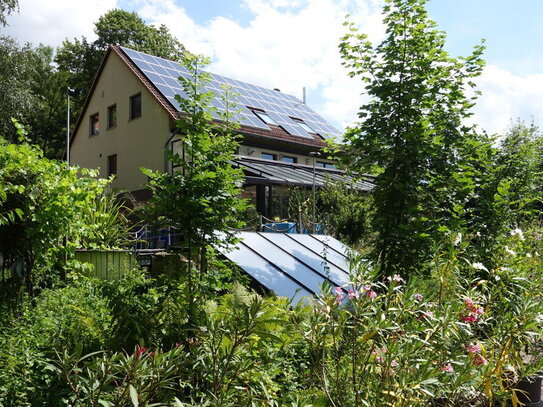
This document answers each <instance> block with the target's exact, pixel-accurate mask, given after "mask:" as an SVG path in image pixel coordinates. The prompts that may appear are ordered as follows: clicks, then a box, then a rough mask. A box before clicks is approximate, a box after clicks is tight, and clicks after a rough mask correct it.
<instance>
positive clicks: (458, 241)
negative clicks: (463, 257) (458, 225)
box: [454, 233, 462, 246]
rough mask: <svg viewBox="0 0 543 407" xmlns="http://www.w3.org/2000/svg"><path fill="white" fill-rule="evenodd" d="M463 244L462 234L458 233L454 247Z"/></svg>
mask: <svg viewBox="0 0 543 407" xmlns="http://www.w3.org/2000/svg"><path fill="white" fill-rule="evenodd" d="M461 242H462V233H458V234H457V235H456V238H455V239H454V245H455V246H458V245H459V244H460V243H461Z"/></svg>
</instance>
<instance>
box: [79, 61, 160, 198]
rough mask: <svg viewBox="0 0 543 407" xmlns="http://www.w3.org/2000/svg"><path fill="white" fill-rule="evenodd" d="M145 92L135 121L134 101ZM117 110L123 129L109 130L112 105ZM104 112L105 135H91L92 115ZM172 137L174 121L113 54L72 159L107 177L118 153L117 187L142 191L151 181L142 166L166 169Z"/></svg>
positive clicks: (101, 118)
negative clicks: (166, 146)
mask: <svg viewBox="0 0 543 407" xmlns="http://www.w3.org/2000/svg"><path fill="white" fill-rule="evenodd" d="M137 93H141V106H142V107H141V110H142V114H141V117H138V118H135V119H130V115H129V113H130V97H131V96H133V95H135V94H137ZM112 105H116V107H117V125H116V126H115V127H113V128H110V129H108V128H107V126H108V117H107V116H108V107H109V106H112ZM96 113H98V114H99V133H98V134H96V135H91V131H90V130H91V129H90V126H91V123H90V121H91V116H92V115H94V114H96ZM169 136H170V117H169V115H168V113H167V112H166V111H165V110H164V108H163V107H162V106H160V105H159V103H157V101H156V99H155V97H154V96H153V95H151V93H150V92H149V91H148V90H147V89H146V88H145V87H144V86H143V84H142V83H141V81H140V80H139V79H138V78H137V77H136V76H135V75H134V74H133V73H132V72H131V71H130V70H129V69H128V67H127V66H126V64H125V63H124V62H123V61H121V59H120V58H119V57H118V56H117V55H116V54H115V53H110V54H109V57H108V58H107V60H106V61H105V66H104V67H103V70H102V72H101V74H100V76H99V77H98V79H97V83H96V85H95V87H94V91H93V93H92V94H91V95H90V100H89V101H88V104H87V107H86V109H85V111H84V112H83V113H82V117H81V122H80V125H79V127H78V129H77V132H76V134H74V136H73V141H72V145H71V152H70V161H71V163H72V164H76V165H78V166H80V167H86V168H99V170H100V177H103V178H105V177H107V175H108V174H107V171H108V169H107V163H108V156H111V155H113V154H116V155H117V175H116V176H115V180H114V181H113V184H112V186H113V187H114V188H121V189H126V190H128V191H134V190H139V189H142V188H143V187H144V185H145V183H146V181H147V177H146V176H145V175H144V174H143V173H142V172H141V171H140V168H141V167H145V168H150V169H153V170H161V171H162V170H163V169H164V144H165V143H166V142H167V140H168V138H169Z"/></svg>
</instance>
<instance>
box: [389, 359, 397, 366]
mask: <svg viewBox="0 0 543 407" xmlns="http://www.w3.org/2000/svg"><path fill="white" fill-rule="evenodd" d="M390 366H392V367H398V362H396V359H394V360H393V361H392V362H390Z"/></svg>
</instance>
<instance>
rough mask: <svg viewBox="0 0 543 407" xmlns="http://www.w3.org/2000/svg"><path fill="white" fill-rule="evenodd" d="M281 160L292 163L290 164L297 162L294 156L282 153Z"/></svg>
mask: <svg viewBox="0 0 543 407" xmlns="http://www.w3.org/2000/svg"><path fill="white" fill-rule="evenodd" d="M281 161H284V162H286V163H292V164H295V163H297V162H298V159H297V158H296V157H291V156H288V155H284V156H283V157H282V158H281Z"/></svg>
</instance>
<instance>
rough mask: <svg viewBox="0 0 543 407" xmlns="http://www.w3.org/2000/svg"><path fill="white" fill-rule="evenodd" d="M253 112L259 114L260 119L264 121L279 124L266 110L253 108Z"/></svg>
mask: <svg viewBox="0 0 543 407" xmlns="http://www.w3.org/2000/svg"><path fill="white" fill-rule="evenodd" d="M253 113H254V114H256V115H257V116H258V118H259V119H260V120H262V121H263V122H264V123H266V124H269V125H270V126H279V125H278V124H277V123H276V122H275V120H273V119H272V118H271V117H270V116H269V115H268V113H266V112H265V111H264V110H256V109H253Z"/></svg>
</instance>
